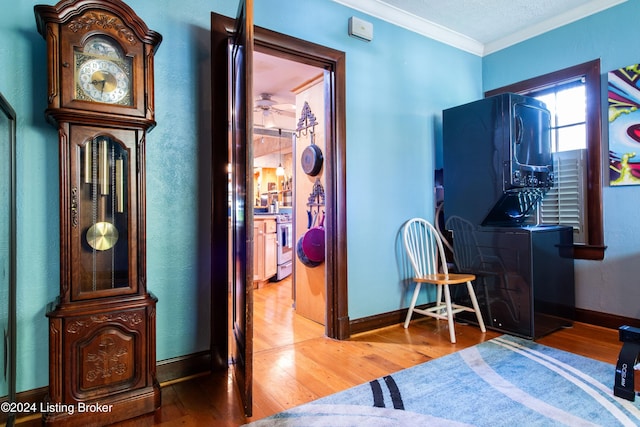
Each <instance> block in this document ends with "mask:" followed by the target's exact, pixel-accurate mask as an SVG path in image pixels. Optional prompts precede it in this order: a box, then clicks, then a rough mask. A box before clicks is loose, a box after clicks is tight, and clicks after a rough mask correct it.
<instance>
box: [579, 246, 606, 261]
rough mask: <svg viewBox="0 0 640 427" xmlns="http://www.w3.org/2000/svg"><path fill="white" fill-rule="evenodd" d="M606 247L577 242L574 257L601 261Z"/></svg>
mask: <svg viewBox="0 0 640 427" xmlns="http://www.w3.org/2000/svg"><path fill="white" fill-rule="evenodd" d="M605 249H607V247H606V246H596V245H582V244H575V245H573V256H572V258H574V259H586V260H593V261H601V260H603V259H604V251H605Z"/></svg>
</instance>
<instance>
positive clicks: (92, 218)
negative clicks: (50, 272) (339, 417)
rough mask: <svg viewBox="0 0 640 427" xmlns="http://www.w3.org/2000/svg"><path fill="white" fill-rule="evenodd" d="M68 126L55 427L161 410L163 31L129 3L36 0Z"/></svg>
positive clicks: (57, 117) (51, 111)
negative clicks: (154, 160)
mask: <svg viewBox="0 0 640 427" xmlns="http://www.w3.org/2000/svg"><path fill="white" fill-rule="evenodd" d="M35 17H36V22H37V27H38V31H39V33H40V34H41V35H42V36H43V37H44V38H45V40H46V43H47V77H48V93H47V94H48V108H47V110H46V112H45V114H46V117H47V119H48V121H49V122H50V123H51V124H53V125H54V126H55V127H56V128H57V129H58V144H59V163H60V296H59V297H58V299H57V300H56V301H54V302H52V303H51V304H50V306H49V307H48V310H47V317H48V318H49V395H48V399H47V402H45V404H44V405H43V409H44V413H43V419H44V422H45V424H47V425H64V426H74V425H78V426H89V425H106V424H110V423H113V422H117V421H120V420H123V419H127V418H132V417H135V416H138V415H142V414H146V413H150V412H153V411H154V410H156V409H157V408H158V407H159V406H160V387H159V385H158V382H157V381H156V376H155V371H156V352H155V314H156V298H155V297H154V296H153V295H151V294H149V293H148V292H147V283H146V254H145V252H146V251H145V247H146V244H145V143H146V133H147V132H148V131H149V130H151V129H152V128H153V127H154V125H155V120H154V98H153V57H154V53H155V50H156V49H157V47H158V45H159V44H160V42H161V40H162V36H161V35H160V34H158V33H156V32H154V31H151V30H149V29H148V28H147V26H146V25H145V23H144V22H143V21H142V20H141V19H140V18H139V17H138V16H137V15H136V14H135V12H134V11H133V10H132V9H131V8H130V7H129V6H127V5H126V4H125V3H123V2H121V1H119V0H63V1H60V2H59V3H58V4H57V5H55V6H46V5H38V6H35Z"/></svg>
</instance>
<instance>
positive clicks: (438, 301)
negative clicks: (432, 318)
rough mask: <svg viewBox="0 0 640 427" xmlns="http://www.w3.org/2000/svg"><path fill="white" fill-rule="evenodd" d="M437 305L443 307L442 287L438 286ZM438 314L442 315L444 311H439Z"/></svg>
mask: <svg viewBox="0 0 640 427" xmlns="http://www.w3.org/2000/svg"><path fill="white" fill-rule="evenodd" d="M436 305H437V306H439V305H442V285H436ZM438 314H442V311H439V312H438Z"/></svg>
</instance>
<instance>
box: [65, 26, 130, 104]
mask: <svg viewBox="0 0 640 427" xmlns="http://www.w3.org/2000/svg"><path fill="white" fill-rule="evenodd" d="M74 60H75V75H76V99H79V100H83V101H92V102H101V103H105V104H117V105H132V101H133V99H132V95H131V86H132V76H131V60H132V58H130V57H127V56H125V55H124V53H123V52H122V50H121V49H120V46H119V45H118V44H117V43H115V42H114V41H113V40H111V39H109V38H108V37H104V36H94V37H92V38H90V39H89V40H88V41H87V42H86V43H85V45H84V46H83V47H82V48H81V49H77V50H76V51H75V54H74Z"/></svg>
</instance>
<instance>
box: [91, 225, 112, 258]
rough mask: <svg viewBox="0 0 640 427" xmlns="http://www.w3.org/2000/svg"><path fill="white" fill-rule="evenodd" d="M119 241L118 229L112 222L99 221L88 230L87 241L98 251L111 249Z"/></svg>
mask: <svg viewBox="0 0 640 427" xmlns="http://www.w3.org/2000/svg"><path fill="white" fill-rule="evenodd" d="M117 241H118V229H117V228H116V227H115V225H113V224H111V223H110V222H97V223H95V224H93V225H92V226H91V227H89V230H87V243H89V246H91V247H92V248H93V249H95V250H97V251H106V250H108V249H111V248H112V247H113V246H114V245H115V244H116V242H117Z"/></svg>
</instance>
